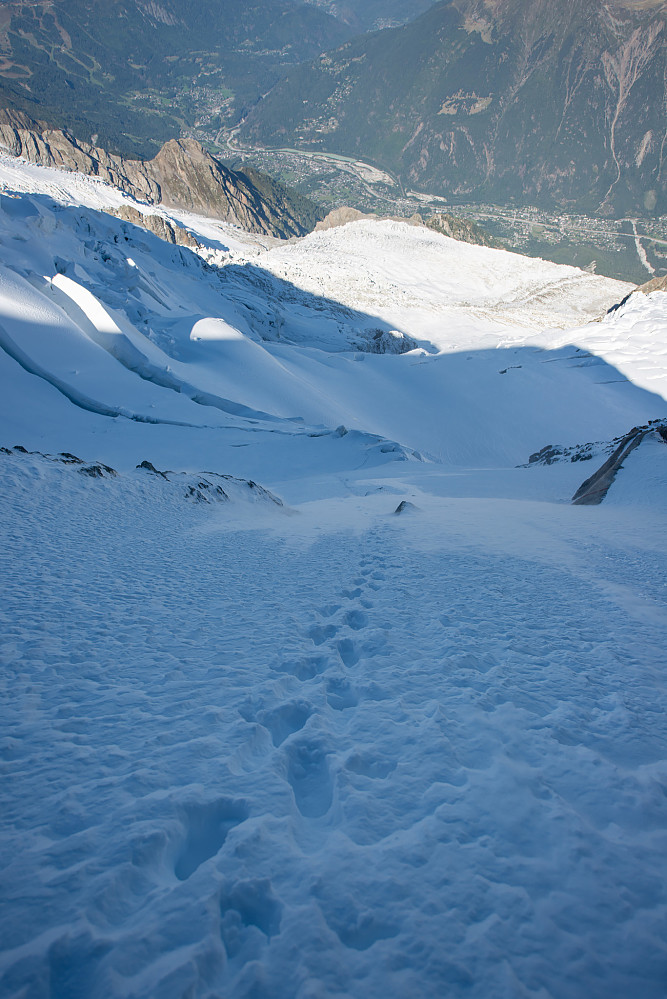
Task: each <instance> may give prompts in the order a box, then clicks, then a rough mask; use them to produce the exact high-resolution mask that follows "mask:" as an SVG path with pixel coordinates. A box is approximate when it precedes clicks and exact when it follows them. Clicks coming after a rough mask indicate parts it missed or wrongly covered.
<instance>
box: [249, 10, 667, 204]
mask: <svg viewBox="0 0 667 999" xmlns="http://www.w3.org/2000/svg"><path fill="white" fill-rule="evenodd" d="M666 39H667V35H666V33H665V5H664V3H656V4H650V5H648V6H646V5H641V6H639V7H636V8H630V7H627V6H620V5H616V4H612V3H604V2H601V0H585V2H584V3H581V2H579V0H576V2H575V0H566V2H564V3H561V4H558V5H553V4H551V3H549V2H547V0H538V2H536V3H531V4H530V5H526V4H525V3H518V2H512V0H501V2H499V3H493V4H492V3H490V2H488V3H479V2H477V0H460V2H455V3H450V2H445V3H440V4H437V5H436V6H435V7H433V8H432V9H431V10H429V11H428V12H427V13H425V14H424V15H423V16H422V17H420V18H418V19H417V20H416V21H414V22H412V23H411V24H408V25H406V26H404V27H402V28H397V29H395V30H392V31H388V32H383V33H381V34H379V35H374V36H369V37H368V38H363V39H357V40H354V41H351V42H348V43H347V44H346V45H344V46H343V47H342V48H341V49H339V50H336V51H333V52H330V53H328V54H326V55H324V56H322V57H321V58H320V59H319V60H318V61H317V62H315V63H313V64H312V65H311V66H309V67H300V68H296V69H293V70H290V72H289V74H288V76H287V78H286V80H285V81H283V82H281V83H280V84H278V85H277V86H276V87H275V88H274V90H273V91H272V92H271V93H270V94H269V95H268V96H267V97H266V98H265V99H264V100H263V101H262V102H260V104H258V105H257V106H256V107H255V108H254V109H253V110H252V112H251V113H250V115H249V116H248V119H247V122H246V125H245V134H246V136H248V137H250V138H252V139H254V140H255V141H260V142H263V143H266V144H269V145H298V146H302V147H304V148H313V149H328V150H331V151H335V152H340V153H347V154H351V155H363V156H364V157H366V158H369V157H370V158H372V159H374V160H375V161H376V162H377V163H379V164H381V165H383V166H385V167H388V168H390V169H392V170H394V171H395V172H397V173H398V174H399V175H400V177H401V178H402V179H403V182H404V184H406V185H411V186H417V187H423V188H427V189H429V190H431V191H433V192H435V193H438V194H443V195H445V196H447V197H452V198H456V199H464V198H469V199H472V198H478V199H481V198H485V199H487V200H498V201H500V202H504V203H507V202H508V201H511V200H512V199H517V200H518V201H524V202H525V201H527V202H532V203H536V204H542V205H545V206H546V205H561V206H565V205H569V206H572V205H579V206H581V207H582V208H585V209H587V210H589V211H593V210H598V209H600V210H602V211H612V210H614V211H618V212H624V211H633V212H637V211H639V212H643V211H647V212H649V213H652V212H655V213H658V214H660V213H662V212H664V211H665V200H664V197H665V173H664V165H663V164H664V138H665V134H666V127H665V108H666V104H665V93H666V86H665V78H666V75H665V74H666V53H667V41H666Z"/></svg>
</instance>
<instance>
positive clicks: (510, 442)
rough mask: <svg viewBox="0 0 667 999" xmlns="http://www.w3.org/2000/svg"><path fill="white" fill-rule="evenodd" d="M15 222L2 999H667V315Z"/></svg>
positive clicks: (1, 318) (31, 171) (542, 281)
mask: <svg viewBox="0 0 667 999" xmlns="http://www.w3.org/2000/svg"><path fill="white" fill-rule="evenodd" d="M0 185H1V186H2V191H1V197H0V347H1V348H2V349H1V350H0V378H1V379H2V394H1V396H0V430H1V432H0V446H2V447H3V449H4V450H3V451H2V452H1V453H0V494H1V496H2V503H1V507H0V509H1V515H2V527H3V537H4V544H3V554H2V570H1V576H0V578H1V580H2V594H3V599H2V601H1V602H0V622H1V626H2V628H1V635H0V662H1V664H2V670H1V673H0V682H1V685H2V715H1V717H2V728H1V730H0V750H1V760H2V762H1V764H0V765H1V767H2V791H1V795H2V798H1V802H0V804H1V807H0V844H1V847H2V849H1V851H0V856H1V857H2V861H1V869H2V874H1V882H0V883H1V888H2V890H1V891H0V929H1V931H2V932H1V937H0V940H1V944H0V946H1V948H2V949H1V951H0V995H1V996H2V997H3V999H4V997H5V996H7V997H10V996H11V997H16V999H18V997H21V999H28V997H30V999H38V997H39V999H41V997H47V996H50V997H54V999H77V997H81V999H89V997H92V996H95V997H96V999H97V997H101V999H107V997H114V999H116V997H127V999H129V997H132V999H134V997H136V999H140V997H141V999H148V997H160V999H176V997H178V999H180V997H185V996H188V997H209V999H213V997H222V996H230V997H234V999H236V997H253V999H259V997H266V999H269V997H271V999H294V997H298V999H316V997H317V999H324V997H326V999H329V997H337V999H343V997H345V999H347V997H352V999H361V997H363V999H372V997H383V999H388V997H391V999H393V997H396V999H403V997H406V996H416V997H420V999H430V997H433V999H436V997H438V999H442V997H444V996H447V997H452V999H458V997H461V999H462V997H473V999H515V997H526V999H527V997H534V999H626V997H627V996H629V995H637V996H641V997H642V999H659V997H660V999H664V995H665V981H667V945H666V944H665V940H666V939H667V925H666V914H667V890H666V889H665V883H666V881H665V875H666V873H667V870H666V868H667V863H666V861H665V857H666V856H667V849H666V848H667V833H666V824H667V725H666V713H665V666H666V663H665V648H666V647H667V641H666V640H667V606H666V597H667V576H666V574H665V547H666V542H665V536H666V533H665V528H666V526H667V524H666V516H665V515H666V512H667V503H666V502H665V485H667V449H666V448H665V442H664V440H663V439H662V437H661V435H660V433H659V432H658V429H656V430H654V431H653V432H651V433H648V434H647V435H646V436H645V437H644V438H643V440H642V443H641V444H640V445H639V447H637V448H636V449H635V450H634V451H632V453H631V454H630V456H629V457H628V458H627V460H626V461H625V462H624V465H623V468H622V469H621V470H620V471H619V472H618V473H617V476H616V479H615V480H614V482H613V484H612V485H611V487H610V490H609V493H608V494H607V497H606V499H605V500H604V502H603V503H602V505H600V506H596V507H580V506H572V505H571V504H570V499H571V497H572V495H573V494H574V492H575V490H576V489H577V488H578V486H579V485H580V484H581V483H582V481H583V480H584V479H585V478H586V477H588V476H589V475H590V474H591V472H592V471H594V469H595V468H596V467H597V466H598V465H601V464H602V462H603V461H604V459H605V457H606V456H607V453H608V451H610V450H611V449H612V448H613V446H614V444H613V442H614V441H615V440H618V438H619V437H621V436H622V435H624V434H626V433H627V432H628V431H629V430H630V429H631V428H632V427H634V426H644V425H647V424H648V423H649V421H652V420H656V421H664V420H665V418H666V417H667V401H666V399H667V356H666V350H667V295H666V294H664V293H660V292H656V293H654V294H652V295H651V296H641V295H638V296H632V297H631V298H630V300H629V301H628V302H627V303H626V304H625V305H624V306H623V307H622V308H621V309H619V310H617V311H615V312H613V313H611V314H610V315H607V316H605V315H604V313H605V311H606V309H607V308H609V307H610V306H612V305H613V304H615V303H617V302H619V301H620V300H621V299H622V298H624V296H625V295H626V294H627V292H628V290H629V288H628V286H626V285H620V284H619V283H617V282H612V281H608V280H606V279H603V278H599V277H596V276H594V275H590V274H584V273H582V272H579V271H576V270H574V269H572V268H561V267H557V266H556V265H553V264H549V263H545V262H543V261H536V260H527V259H525V258H522V257H520V256H518V255H515V254H509V253H505V252H502V251H495V250H488V249H484V248H480V247H471V246H468V245H466V244H461V243H455V242H453V241H451V240H449V239H447V238H446V237H444V236H440V235H438V234H435V233H432V232H428V231H426V230H423V229H418V228H414V227H410V226H407V225H404V224H400V223H391V222H387V223H368V222H360V223H354V224H352V225H349V226H346V227H344V228H340V229H336V230H331V231H329V232H326V233H320V234H315V235H312V236H309V237H306V238H305V239H304V240H301V241H299V242H296V243H293V244H290V245H280V244H277V243H276V242H275V241H272V240H262V239H258V238H257V237H250V236H247V235H246V234H244V233H242V232H240V231H239V230H234V229H232V228H230V227H229V226H224V225H221V224H220V225H218V224H216V223H213V222H211V221H210V220H203V219H197V218H195V217H192V216H187V215H185V214H184V213H173V212H170V213H167V212H162V211H161V210H160V213H161V214H162V215H163V216H164V217H165V218H169V219H170V220H171V221H172V223H173V224H174V225H177V224H180V225H183V226H185V227H186V228H187V229H188V231H189V232H190V233H191V234H192V235H194V236H195V238H196V239H197V240H198V242H199V244H200V246H199V248H198V249H197V250H193V249H189V248H187V247H183V246H175V245H171V244H169V243H166V242H161V241H160V240H159V239H158V238H157V237H155V236H154V235H152V234H151V233H150V232H146V231H144V230H142V229H140V228H137V227H136V226H133V225H131V224H130V223H128V222H124V221H121V220H120V219H118V218H115V217H114V216H112V215H110V214H108V213H106V212H104V211H103V209H107V208H115V209H118V208H119V207H120V206H121V205H122V204H131V205H132V207H134V208H136V209H137V210H140V211H144V212H146V211H148V210H149V209H147V208H146V206H141V205H135V204H134V203H132V202H131V201H130V199H128V198H127V197H126V196H124V195H121V194H119V193H118V192H114V191H113V190H112V189H110V188H108V187H105V186H104V185H102V184H99V183H97V182H95V181H92V180H90V179H86V178H80V177H77V176H75V175H73V174H64V173H58V172H57V171H52V170H44V169H40V168H38V167H34V166H32V167H28V166H26V165H25V164H21V163H19V162H17V161H14V160H10V159H2V160H0ZM150 211H151V212H153V213H155V212H156V211H157V210H156V209H150ZM661 425H662V424H661V423H656V424H654V426H655V427H656V428H659V427H660V426H661ZM606 442H608V446H607V445H606ZM548 444H551V445H554V449H553V453H554V455H556V457H558V458H560V459H562V460H554V463H552V464H548V465H547V464H540V463H538V462H535V461H534V462H532V463H529V458H530V456H531V455H533V454H535V453H537V452H539V451H540V450H541V449H543V448H544V447H545V445H548ZM583 445H590V447H587V448H585V447H581V446H583ZM559 450H560V452H562V453H560V454H557V452H558V451H559ZM573 456H574V457H576V459H577V460H566V459H567V458H568V457H573ZM585 458H588V460H582V459H585ZM396 510H401V512H400V513H396V512H395V511H396Z"/></svg>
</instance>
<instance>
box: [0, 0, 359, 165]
mask: <svg viewBox="0 0 667 999" xmlns="http://www.w3.org/2000/svg"><path fill="white" fill-rule="evenodd" d="M351 33H352V31H351V29H350V28H349V27H348V26H346V25H344V24H343V23H342V22H341V21H340V20H337V19H336V18H334V17H332V16H330V15H329V14H327V13H326V12H325V11H322V10H318V9H317V7H315V6H311V5H306V4H303V3H295V2H292V0H244V3H242V4H239V3H238V2H237V0H198V2H197V3H194V2H192V0H4V2H3V3H2V4H0V106H1V105H5V106H10V105H11V106H13V107H16V108H19V109H21V110H23V111H25V112H26V113H28V114H29V115H31V116H32V117H36V118H40V119H43V120H46V121H48V122H49V124H50V125H51V126H52V127H57V128H62V127H67V128H71V129H72V131H74V132H75V134H77V135H79V136H81V137H82V138H89V137H90V136H91V135H95V134H97V135H98V136H99V139H98V140H95V139H92V140H91V141H92V142H93V143H95V142H96V141H99V142H100V143H101V144H102V145H104V146H105V147H106V148H109V149H112V151H114V152H120V153H123V154H125V155H142V156H145V155H154V154H155V152H156V151H157V149H159V147H160V145H161V144H162V143H163V142H164V141H165V140H166V139H168V138H172V137H178V136H179V135H180V134H181V132H182V128H183V126H184V125H185V126H189V127H192V126H194V125H195V124H196V123H201V122H205V123H209V124H210V123H211V122H212V121H213V125H212V128H214V127H215V122H216V121H217V119H218V118H220V119H221V120H222V119H225V118H226V116H227V115H232V117H233V116H234V115H235V114H236V113H237V111H238V109H240V108H243V107H244V106H246V105H247V104H250V103H252V102H254V101H256V100H257V98H258V97H259V95H260V94H261V93H264V92H265V91H266V90H268V89H269V88H270V87H271V86H272V85H273V84H274V83H275V82H276V81H277V80H278V79H279V78H280V77H281V76H282V75H283V74H284V72H285V70H286V69H287V68H289V67H290V66H292V65H294V64H296V63H299V62H301V61H303V60H304V59H314V58H315V57H316V56H317V55H318V54H319V53H320V52H323V51H324V50H325V49H327V48H330V47H332V46H335V45H339V44H341V43H342V42H343V41H344V40H345V39H346V38H348V37H349V36H350V34H351ZM218 127H219V125H218Z"/></svg>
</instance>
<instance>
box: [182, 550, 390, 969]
mask: <svg viewBox="0 0 667 999" xmlns="http://www.w3.org/2000/svg"><path fill="white" fill-rule="evenodd" d="M370 540H371V541H373V540H375V541H376V542H377V539H373V538H371V539H370ZM389 569H390V567H389V566H388V565H387V563H386V560H385V559H384V557H383V556H382V555H381V554H378V555H377V556H375V555H373V554H372V553H369V554H368V555H366V556H365V557H362V559H361V560H360V564H359V573H358V575H357V576H355V577H354V578H353V579H352V580H351V581H350V583H349V584H348V586H347V587H346V588H344V589H342V590H341V591H340V593H339V594H337V595H336V597H335V598H334V599H333V601H332V602H331V603H328V604H325V605H322V606H319V607H317V608H315V609H314V610H313V611H312V612H311V621H310V622H308V623H304V625H303V628H302V631H301V634H300V635H299V636H297V641H296V643H295V648H296V649H297V654H294V651H293V650H292V652H291V653H286V654H283V655H281V656H280V657H279V658H277V659H276V661H275V662H274V663H273V664H272V666H271V668H272V669H273V670H274V672H275V673H276V674H278V675H280V674H285V675H287V676H292V677H294V678H295V679H296V680H298V681H299V682H300V684H302V685H303V688H302V689H303V696H300V697H294V698H292V699H290V700H288V701H285V702H284V703H277V704H276V703H275V702H274V701H272V700H270V698H269V697H268V696H267V697H266V698H265V699H260V700H259V702H257V701H254V702H253V703H252V704H248V705H247V706H246V708H244V709H242V710H241V716H242V718H243V719H244V721H245V722H247V723H250V724H252V725H254V726H261V727H262V729H265V730H266V731H267V732H268V734H269V736H270V739H271V743H272V745H273V750H274V753H276V754H279V755H278V756H277V757H276V756H273V758H271V754H269V757H268V758H266V757H265V764H266V765H268V766H275V765H276V764H277V765H278V766H277V768H278V770H279V771H280V772H281V773H283V774H284V776H285V778H286V780H287V781H288V783H289V785H290V787H291V789H292V793H293V795H294V802H295V805H296V808H297V809H298V813H299V815H300V816H301V818H302V819H303V820H305V821H306V822H312V821H317V820H324V819H325V817H326V816H327V814H328V813H329V812H330V810H331V808H332V805H333V802H334V794H335V774H333V773H332V768H331V765H330V757H331V756H332V755H333V749H332V746H331V744H330V743H329V741H328V739H327V736H326V734H325V733H323V731H322V729H321V727H318V726H317V725H312V724H311V725H309V724H308V723H309V720H310V719H311V718H312V717H313V716H314V715H320V716H322V714H323V713H324V715H327V714H329V719H328V720H329V722H330V723H331V727H333V728H334V729H337V728H341V727H347V722H348V720H349V717H345V716H344V714H343V713H344V712H349V711H354V709H355V708H357V706H358V705H359V704H360V702H361V701H362V700H364V699H366V700H379V699H381V698H383V697H384V696H386V695H384V694H383V692H382V690H381V689H380V688H379V687H378V685H377V684H376V683H374V682H373V681H372V680H369V679H367V678H364V677H363V665H364V663H365V661H367V660H369V659H372V658H373V657H374V656H377V655H386V654H388V652H390V651H391V650H390V648H389V646H388V640H387V634H388V631H389V629H390V627H391V625H390V624H389V623H388V622H387V621H386V617H385V615H383V614H382V613H381V612H380V613H378V608H376V607H375V605H374V600H373V599H372V598H373V596H374V595H375V594H376V593H377V592H378V591H379V590H380V589H381V588H382V587H383V586H384V585H385V579H386V574H387V572H388V571H389ZM345 768H346V769H347V770H349V771H350V772H351V773H354V774H356V775H361V776H364V777H368V778H372V779H384V778H386V777H388V776H389V774H390V773H391V772H392V770H393V769H394V765H393V764H392V763H390V762H389V761H386V760H379V759H377V758H376V757H375V755H374V754H373V753H369V752H367V751H364V750H363V749H361V750H360V749H359V747H356V746H355V747H350V751H349V753H348V756H347V759H346V760H345ZM182 811H183V814H182V815H181V816H180V818H181V820H182V826H183V829H184V838H183V842H182V844H181V846H180V850H179V852H178V854H177V856H176V858H175V875H176V877H177V879H178V880H179V881H186V880H187V879H189V878H190V876H191V875H192V874H194V872H195V871H196V870H197V869H198V868H199V867H200V865H201V864H202V863H203V862H204V861H206V860H207V859H209V858H210V857H212V856H214V855H215V854H216V853H217V852H218V850H219V849H220V848H221V847H222V845H223V844H224V842H225V839H226V837H227V834H228V832H229V831H230V830H231V829H232V828H233V827H234V826H236V825H238V824H239V823H242V822H243V821H244V820H245V819H246V818H248V815H249V812H248V808H247V803H246V802H244V801H237V800H230V799H220V800H219V801H214V802H209V803H206V804H188V805H186V806H185V808H184V810H182ZM220 911H221V919H222V922H221V929H222V935H223V939H224V942H225V947H226V950H227V953H228V957H230V958H236V959H237V960H240V961H241V964H242V963H243V961H244V960H245V959H246V958H247V957H248V955H245V954H244V950H243V945H242V942H243V940H244V939H245V937H244V934H243V932H242V931H243V928H244V927H245V928H247V927H256V928H257V929H259V930H260V931H261V932H262V933H263V934H264V935H265V936H266V937H267V939H270V938H271V937H272V936H274V935H276V934H278V933H280V923H281V913H282V904H281V902H280V900H279V899H277V898H276V897H275V896H274V895H273V892H272V888H271V883H270V881H268V880H264V881H262V880H259V881H253V882H239V883H238V884H236V885H232V886H230V887H229V891H228V892H225V893H223V897H222V898H221V904H220ZM329 922H330V925H331V926H332V928H333V929H334V931H335V932H336V933H337V934H338V936H339V937H340V939H341V941H342V942H343V944H344V945H345V946H351V947H354V948H356V949H358V950H365V949H367V948H368V947H370V946H372V944H373V943H374V942H375V941H376V940H378V939H382V938H383V937H386V936H388V935H393V934H394V932H395V931H394V930H393V929H392V931H391V932H389V931H388V930H387V928H386V927H384V926H383V925H382V926H380V925H378V926H375V925H374V924H373V925H372V926H365V925H364V927H362V928H361V929H360V930H359V932H352V931H351V930H350V928H349V927H348V926H347V924H346V923H344V922H343V923H341V925H340V926H338V924H337V923H336V919H335V918H333V917H332V918H331V919H330V920H329Z"/></svg>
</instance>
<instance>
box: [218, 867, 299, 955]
mask: <svg viewBox="0 0 667 999" xmlns="http://www.w3.org/2000/svg"><path fill="white" fill-rule="evenodd" d="M282 914H283V904H282V902H281V901H280V899H278V898H276V896H275V895H274V894H273V890H272V888H271V882H270V881H269V879H268V878H256V879H253V880H249V881H238V882H237V883H236V884H235V885H234V887H233V888H232V889H231V890H230V891H227V892H225V894H224V896H223V898H222V899H221V901H220V915H221V916H222V934H223V938H225V940H226V943H227V942H229V943H231V942H232V940H233V939H234V937H235V936H236V933H235V932H234V931H236V932H238V928H239V924H240V926H242V927H245V928H247V927H249V926H256V927H257V929H258V930H261V932H262V933H263V934H264V935H265V936H266V937H268V938H269V940H270V939H271V937H274V936H277V935H278V934H279V933H280V923H281V920H282Z"/></svg>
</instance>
